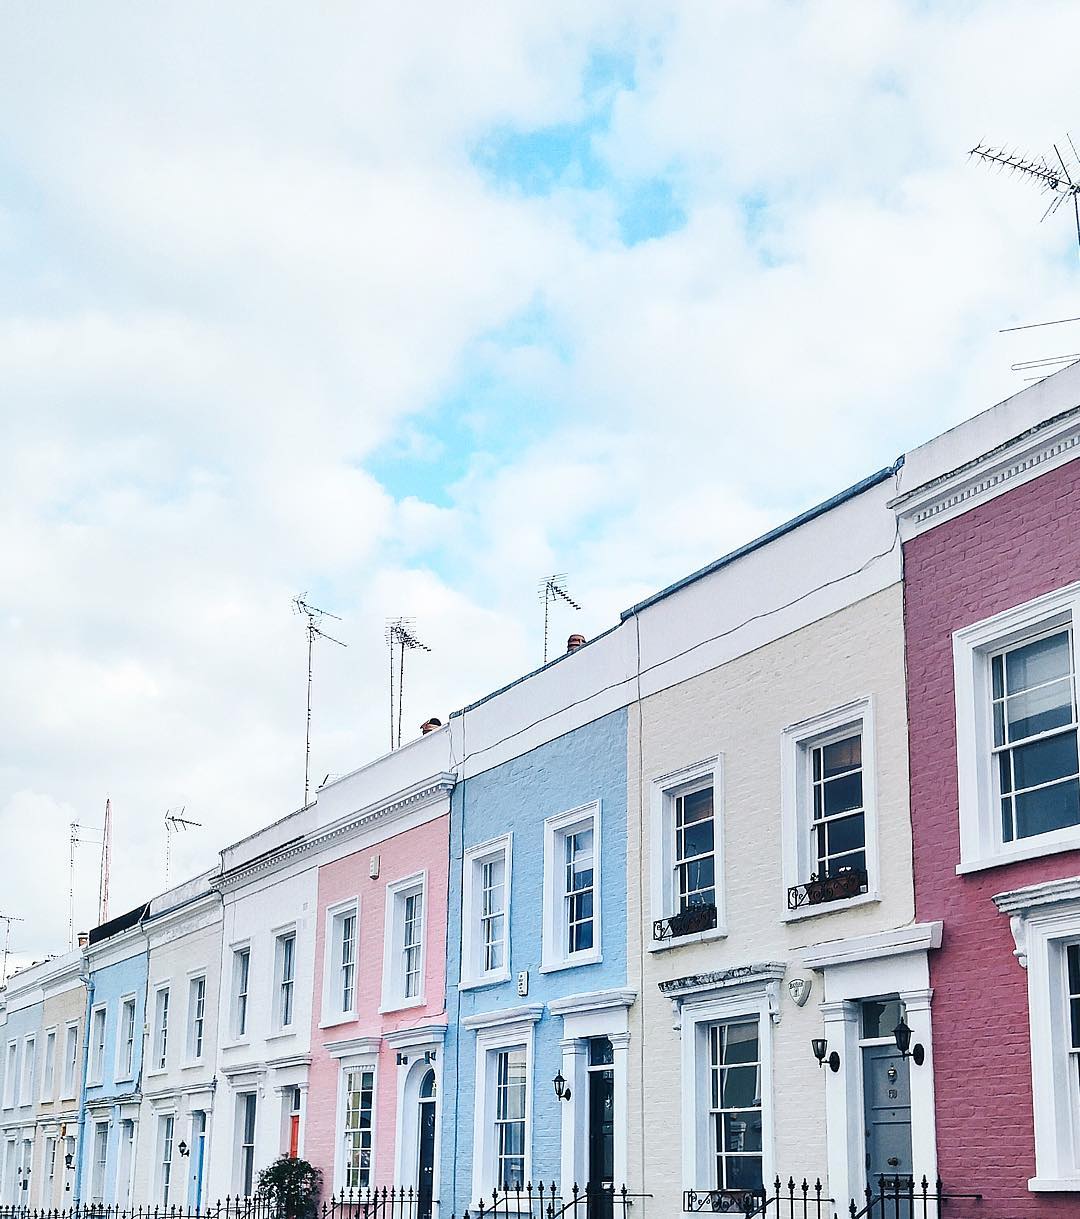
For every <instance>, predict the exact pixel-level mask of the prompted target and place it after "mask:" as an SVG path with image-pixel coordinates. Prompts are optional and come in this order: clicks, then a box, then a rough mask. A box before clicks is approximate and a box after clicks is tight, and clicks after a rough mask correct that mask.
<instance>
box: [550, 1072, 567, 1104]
mask: <svg viewBox="0 0 1080 1219" xmlns="http://www.w3.org/2000/svg"><path fill="white" fill-rule="evenodd" d="M551 1082H552V1084H553V1085H554V1086H555V1097H556V1099H557V1100H569V1099H570V1089H569V1088H568V1087H567V1086H566V1080H565V1079H563V1073H562V1072H561V1071H559V1072H558V1074H557V1075H556V1076H555V1078H554V1079H553V1080H552V1081H551Z"/></svg>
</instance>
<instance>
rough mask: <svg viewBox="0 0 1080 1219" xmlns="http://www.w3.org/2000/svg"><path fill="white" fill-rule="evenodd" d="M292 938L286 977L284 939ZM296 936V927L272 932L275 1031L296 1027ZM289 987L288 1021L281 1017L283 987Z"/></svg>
mask: <svg viewBox="0 0 1080 1219" xmlns="http://www.w3.org/2000/svg"><path fill="white" fill-rule="evenodd" d="M286 940H292V974H291V976H290V977H289V978H288V979H286V977H285V972H284V971H285V941H286ZM298 942H299V940H298V936H297V934H296V927H295V925H294V926H290V927H279V928H278V929H277V930H276V931H275V932H274V994H273V998H272V1002H273V1013H274V1015H273V1027H274V1030H275V1032H279V1033H284V1032H289V1031H290V1030H291V1029H294V1028H295V1027H296V949H297V944H298ZM286 985H288V986H289V988H290V998H289V1005H290V1012H291V1015H290V1019H289V1021H288V1023H286V1022H285V1020H284V1019H283V1013H284V1008H285V987H286Z"/></svg>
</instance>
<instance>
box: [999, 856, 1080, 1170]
mask: <svg viewBox="0 0 1080 1219" xmlns="http://www.w3.org/2000/svg"><path fill="white" fill-rule="evenodd" d="M994 902H995V903H996V905H997V906H998V908H999V909H1000V910H1001V911H1002V912H1003V913H1004V914H1008V915H1009V916H1010V918H1011V922H1012V932H1013V936H1014V938H1015V940H1016V945H1017V949H1016V955H1017V957H1018V958H1019V960H1020V963H1021V964H1022V965H1024V966H1026V968H1027V973H1028V978H1027V983H1028V1016H1029V1026H1030V1044H1031V1093H1032V1109H1033V1116H1034V1127H1035V1176H1034V1177H1032V1178H1031V1179H1030V1180H1029V1181H1028V1189H1029V1190H1031V1191H1032V1192H1033V1193H1042V1192H1051V1191H1052V1192H1065V1191H1070V1192H1074V1193H1080V1081H1078V1079H1077V1074H1076V1071H1075V1070H1074V1069H1066V1063H1069V1061H1070V1058H1069V1044H1070V1040H1071V1037H1070V1026H1069V1012H1068V1005H1067V1004H1068V999H1067V996H1068V974H1067V957H1066V948H1067V946H1068V945H1069V944H1080V878H1070V879H1068V880H1060V881H1050V882H1048V883H1044V884H1041V885H1039V884H1036V885H1032V886H1030V887H1028V888H1025V889H1018V890H1015V891H1013V892H1010V893H1002V894H999V895H998V896H997V897H995V898H994Z"/></svg>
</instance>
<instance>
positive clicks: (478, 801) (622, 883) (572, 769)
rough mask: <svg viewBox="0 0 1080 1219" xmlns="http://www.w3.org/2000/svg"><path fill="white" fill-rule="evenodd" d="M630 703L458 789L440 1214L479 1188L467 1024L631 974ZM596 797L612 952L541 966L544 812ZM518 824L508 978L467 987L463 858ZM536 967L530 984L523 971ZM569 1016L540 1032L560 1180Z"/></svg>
mask: <svg viewBox="0 0 1080 1219" xmlns="http://www.w3.org/2000/svg"><path fill="white" fill-rule="evenodd" d="M626 785H627V779H626V711H625V710H620V711H616V712H613V713H612V714H610V715H607V716H604V717H603V718H602V719H599V720H595V721H594V722H593V723H591V724H586V725H584V726H583V727H581V728H578V729H576V730H575V731H573V732H570V733H567V735H566V736H563V737H559V738H558V739H557V740H554V741H550V742H548V743H547V744H545V745H541V746H540V747H539V748H537V749H534V750H533V751H532V752H530V753H527V754H524V755H523V756H521V757H519V758H515V759H513V760H512V761H510V762H506V763H504V764H503V765H502V766H498V767H495V768H493V769H492V770H489V771H487V772H485V773H484V774H481V775H477V776H476V777H475V778H472V779H466V780H465V781H463V782H461V783H459V784H458V785H457V787H456V788H455V789H454V793H453V798H452V802H451V830H450V843H451V846H450V850H451V860H450V903H449V926H448V929H447V956H448V960H447V970H446V981H447V1011H448V1014H449V1028H448V1029H447V1035H446V1043H445V1045H444V1048H443V1081H442V1095H443V1105H442V1110H443V1112H442V1155H441V1160H442V1162H441V1166H440V1167H441V1173H440V1196H441V1200H442V1208H441V1209H442V1212H443V1213H444V1214H446V1215H449V1214H451V1213H454V1214H456V1215H461V1214H462V1213H463V1211H464V1210H465V1208H466V1206H470V1205H471V1204H472V1203H473V1202H475V1201H476V1199H474V1198H472V1197H470V1194H471V1191H472V1161H473V1148H472V1137H473V1136H472V1132H473V1110H474V1095H473V1093H474V1091H475V1082H476V1073H475V1072H476V1058H475V1052H476V1035H475V1033H472V1032H470V1031H468V1030H466V1029H462V1028H460V1026H459V1021H460V1019H462V1018H464V1017H467V1016H469V1015H472V1014H473V1013H476V1012H485V1011H492V1010H496V1009H499V1008H512V1007H520V1006H522V1005H525V1004H537V1003H545V1004H546V1003H548V1002H550V1001H551V1000H552V999H557V998H561V997H563V996H566V995H573V994H578V993H580V992H582V991H594V990H604V989H607V988H609V987H619V986H623V985H625V983H626V941H627V930H626ZM594 800H598V801H599V802H600V833H601V841H600V887H601V893H600V902H601V936H602V943H601V949H602V954H603V960H602V961H601V962H599V963H597V964H592V965H581V966H577V967H575V968H572V969H564V970H560V971H558V972H555V973H548V974H542V973H540V963H541V947H542V926H541V917H542V906H543V883H544V877H543V870H544V821H545V819H546V818H548V817H551V816H554V815H556V814H558V813H562V812H567V811H569V810H570V809H573V808H576V807H578V806H580V805H583V804H588V803H590V802H592V801H594ZM507 832H512V834H513V847H512V880H511V903H510V945H509V957H510V981H508V982H502V983H496V984H494V985H490V986H486V987H483V988H480V989H476V990H467V991H464V992H460V991H459V990H458V988H457V983H458V981H459V979H460V977H461V910H462V892H461V886H462V858H463V854H464V852H465V851H466V850H467V849H468V848H469V847H470V846H474V845H476V844H477V843H481V842H485V841H487V840H488V839H491V838H496V837H498V836H499V835H501V834H505V833H507ZM522 970H528V971H529V993H528V996H527V997H525V998H521V997H519V996H518V993H517V989H516V977H517V975H518V973H519V972H520V971H522ZM562 1025H563V1022H562V1019H561V1017H559V1018H556V1017H553V1016H551V1015H550V1014H549V1013H547V1012H546V1011H545V1013H544V1015H543V1017H542V1018H541V1019H540V1021H539V1022H538V1023H537V1024H536V1025H535V1029H534V1036H535V1040H534V1070H533V1078H532V1080H531V1082H530V1086H531V1087H532V1089H533V1095H532V1098H531V1104H532V1121H533V1125H532V1178H533V1181H534V1182H536V1181H539V1180H541V1179H543V1180H544V1181H545V1182H551V1181H558V1180H559V1177H560V1123H561V1120H562V1115H561V1113H560V1111H559V1104H560V1102H559V1101H557V1100H556V1098H555V1094H554V1091H553V1089H552V1086H551V1080H552V1079H553V1078H554V1076H555V1074H556V1072H557V1071H558V1070H559V1068H560V1066H561V1063H562V1052H561V1049H560V1045H559V1042H560V1040H561V1038H562Z"/></svg>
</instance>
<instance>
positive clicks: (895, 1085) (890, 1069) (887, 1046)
mask: <svg viewBox="0 0 1080 1219" xmlns="http://www.w3.org/2000/svg"><path fill="white" fill-rule="evenodd" d="M903 1015H904V1007H903V1004H902V1003H901V1002H900V1000H899V999H898V998H897V999H892V998H890V999H876V1000H867V1001H865V1002H864V1003H863V1005H862V1038H861V1041H860V1046H861V1053H862V1080H863V1117H864V1123H865V1131H866V1183H867V1184H868V1185H869V1186H870V1187H871V1189H874V1190H875V1191H876V1189H877V1187H878V1182H879V1180H880V1179H881V1178H884V1180H885V1182H886V1184H887V1185H892V1184H894V1183H895V1182H896V1181H897V1179H899V1180H900V1181H901V1182H902V1183H903V1184H905V1185H906V1183H907V1182H908V1181H909V1180H910V1179H911V1176H912V1163H913V1161H912V1155H911V1079H910V1073H909V1060H908V1059H907V1058H905V1057H904V1056H903V1055H902V1054H901V1053H900V1052H899V1050H897V1048H896V1040H895V1038H894V1037H893V1029H894V1028H895V1027H896V1025H898V1024H899V1023H900V1020H901V1018H902V1017H903Z"/></svg>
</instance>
